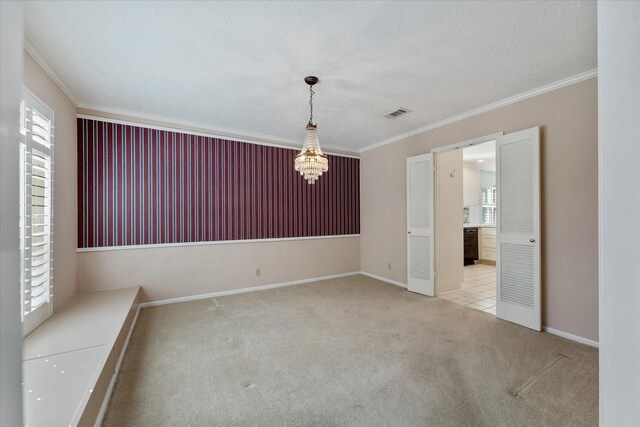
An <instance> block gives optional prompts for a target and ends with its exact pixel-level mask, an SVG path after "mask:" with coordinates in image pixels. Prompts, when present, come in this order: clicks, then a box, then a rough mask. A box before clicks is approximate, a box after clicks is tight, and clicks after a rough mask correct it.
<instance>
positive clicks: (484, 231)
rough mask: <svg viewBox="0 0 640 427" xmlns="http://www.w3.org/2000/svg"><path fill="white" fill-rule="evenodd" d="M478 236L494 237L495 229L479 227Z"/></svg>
mask: <svg viewBox="0 0 640 427" xmlns="http://www.w3.org/2000/svg"><path fill="white" fill-rule="evenodd" d="M480 234H482V235H483V236H494V237H495V235H496V229H495V228H494V227H480Z"/></svg>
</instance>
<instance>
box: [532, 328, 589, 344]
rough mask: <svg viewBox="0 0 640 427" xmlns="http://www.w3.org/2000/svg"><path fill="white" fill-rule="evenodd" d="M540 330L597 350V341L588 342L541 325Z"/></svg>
mask: <svg viewBox="0 0 640 427" xmlns="http://www.w3.org/2000/svg"><path fill="white" fill-rule="evenodd" d="M542 330H543V331H544V332H546V333H548V334H552V335H557V336H559V337H562V338H566V339H569V340H571V341H575V342H579V343H580V344H586V345H589V346H591V347H595V348H599V343H598V341H594V340H590V339H589V338H584V337H581V336H578V335H574V334H570V333H569V332H564V331H559V330H558V329H554V328H550V327H549V326H544V325H542Z"/></svg>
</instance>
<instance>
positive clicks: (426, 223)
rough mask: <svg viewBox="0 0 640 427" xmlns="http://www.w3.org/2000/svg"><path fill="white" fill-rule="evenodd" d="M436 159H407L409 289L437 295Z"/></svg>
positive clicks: (424, 155)
mask: <svg viewBox="0 0 640 427" xmlns="http://www.w3.org/2000/svg"><path fill="white" fill-rule="evenodd" d="M433 252H434V250H433V156H432V155H431V153H429V154H423V155H420V156H415V157H409V158H407V260H408V265H407V289H408V290H410V291H412V292H418V293H421V294H424V295H429V296H434V295H435V292H434V291H435V289H434V262H433Z"/></svg>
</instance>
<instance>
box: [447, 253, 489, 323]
mask: <svg viewBox="0 0 640 427" xmlns="http://www.w3.org/2000/svg"><path fill="white" fill-rule="evenodd" d="M439 298H443V299H448V300H450V301H452V302H455V303H456V304H460V305H464V306H466V307H470V308H475V309H476V310H482V311H485V312H487V313H491V314H496V267H495V266H493V265H486V264H475V265H467V266H465V267H464V281H463V282H462V289H460V290H457V291H453V292H447V293H446V294H443V295H440V296H439Z"/></svg>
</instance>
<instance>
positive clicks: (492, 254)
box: [482, 248, 496, 261]
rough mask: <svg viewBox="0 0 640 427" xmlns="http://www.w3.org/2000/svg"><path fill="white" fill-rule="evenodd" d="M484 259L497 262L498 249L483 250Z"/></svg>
mask: <svg viewBox="0 0 640 427" xmlns="http://www.w3.org/2000/svg"><path fill="white" fill-rule="evenodd" d="M482 252H483V255H484V256H483V257H482V259H486V260H487V261H495V260H496V249H495V248H493V249H492V248H483V250H482Z"/></svg>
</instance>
